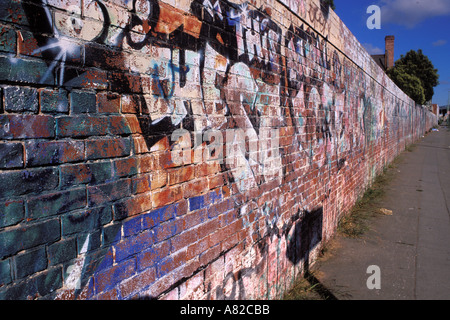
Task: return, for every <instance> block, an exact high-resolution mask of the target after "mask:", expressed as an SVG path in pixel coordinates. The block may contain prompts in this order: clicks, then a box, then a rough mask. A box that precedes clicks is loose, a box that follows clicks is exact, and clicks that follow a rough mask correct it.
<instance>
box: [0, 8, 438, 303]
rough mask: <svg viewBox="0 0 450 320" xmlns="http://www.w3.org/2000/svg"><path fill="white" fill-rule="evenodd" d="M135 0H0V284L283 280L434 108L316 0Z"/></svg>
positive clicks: (13, 290)
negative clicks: (412, 95)
mask: <svg viewBox="0 0 450 320" xmlns="http://www.w3.org/2000/svg"><path fill="white" fill-rule="evenodd" d="M134 2H136V1H118V0H115V1H103V0H98V1H95V6H92V3H93V2H90V1H79V0H64V1H59V0H58V1H56V0H55V1H53V0H52V1H50V0H48V1H41V0H36V1H25V0H3V1H0V139H1V141H0V299H35V298H36V299H39V298H45V299H132V298H162V299H238V298H239V299H261V298H262V299H265V298H269V299H271V298H276V297H279V296H281V295H282V294H283V292H284V291H285V290H286V289H287V288H289V286H290V285H291V284H292V280H293V278H294V277H295V275H298V274H300V273H301V272H302V271H303V268H304V265H305V263H307V262H309V263H312V262H313V261H314V259H315V257H316V256H317V253H318V252H319V250H320V248H321V245H322V244H323V243H324V242H326V241H327V240H328V239H329V238H330V236H331V235H332V234H333V233H334V231H335V229H336V227H337V224H338V222H339V219H341V218H342V216H343V215H345V214H346V213H347V212H348V211H349V210H350V208H351V207H352V205H353V204H354V203H355V201H356V200H357V199H358V198H359V197H360V196H361V195H362V194H363V193H364V191H365V190H366V188H367V187H368V186H369V185H370V184H371V183H372V181H373V179H374V178H375V176H376V175H377V174H378V173H380V172H381V171H382V169H383V168H384V167H385V166H386V165H388V163H389V162H391V161H392V160H393V159H394V158H395V156H396V155H397V154H398V153H399V152H401V151H402V150H403V149H404V148H405V147H406V146H407V145H408V144H410V143H412V142H413V141H415V140H416V139H418V138H419V137H421V136H422V135H423V134H425V133H426V132H427V131H428V130H429V129H430V128H431V127H432V126H433V125H434V124H435V123H436V118H435V117H434V116H433V115H432V114H431V113H430V112H428V110H427V109H425V108H424V107H422V106H416V105H415V104H414V103H413V101H412V100H411V99H409V98H408V97H407V96H406V95H405V94H404V93H403V92H401V91H400V90H399V89H398V88H397V87H396V86H395V85H394V84H393V82H391V81H390V80H389V78H388V77H387V76H386V74H385V73H384V72H382V70H381V69H379V68H378V66H377V65H376V64H375V62H374V61H373V60H372V59H371V57H370V56H369V54H368V53H367V52H366V51H365V50H364V49H363V47H362V46H361V45H360V44H359V42H358V41H357V39H355V38H354V36H353V35H352V34H351V32H349V30H348V29H347V28H346V26H345V25H344V24H343V23H342V21H340V19H339V17H337V16H336V14H335V13H334V12H333V11H332V10H331V11H330V12H329V13H328V15H326V14H324V11H323V10H321V8H319V7H318V1H313V0H298V1H294V0H292V1H287V0H279V1H269V2H267V1H260V2H258V3H255V2H254V1H253V2H244V1H241V0H236V1H229V0H225V1H218V2H217V3H214V4H213V2H212V1H198V0H192V1H191V0H188V1H166V0H152V1H149V3H152V5H153V6H154V8H155V10H152V11H151V12H150V15H151V16H150V17H148V19H144V20H142V13H141V12H140V11H139V10H141V9H143V8H141V6H133V3H134ZM144 2H145V1H144ZM283 3H284V4H283ZM175 5H176V7H175ZM144 7H145V6H144ZM98 8H100V10H96V9H98ZM156 8H157V9H158V10H156ZM144 9H145V8H144ZM77 10H79V11H77ZM156 13H158V14H157V15H156ZM146 14H147V15H148V13H147V12H146ZM154 14H155V15H154Z"/></svg>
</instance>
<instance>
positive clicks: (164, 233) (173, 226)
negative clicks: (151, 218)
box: [154, 219, 183, 243]
mask: <svg viewBox="0 0 450 320" xmlns="http://www.w3.org/2000/svg"><path fill="white" fill-rule="evenodd" d="M182 231H183V221H182V220H179V219H172V220H169V221H166V222H164V223H161V224H160V225H158V226H157V227H156V228H155V229H154V235H155V243H158V242H161V241H164V240H167V239H169V238H171V237H173V236H175V235H177V234H179V233H181V232H182Z"/></svg>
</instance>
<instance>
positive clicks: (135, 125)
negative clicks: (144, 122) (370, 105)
mask: <svg viewBox="0 0 450 320" xmlns="http://www.w3.org/2000/svg"><path fill="white" fill-rule="evenodd" d="M108 119H109V129H108V131H109V133H110V134H113V135H123V134H134V133H142V130H141V125H140V124H139V121H138V119H137V118H136V116H135V115H120V116H114V115H111V116H109V117H108Z"/></svg>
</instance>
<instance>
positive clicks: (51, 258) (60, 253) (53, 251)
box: [47, 238, 77, 266]
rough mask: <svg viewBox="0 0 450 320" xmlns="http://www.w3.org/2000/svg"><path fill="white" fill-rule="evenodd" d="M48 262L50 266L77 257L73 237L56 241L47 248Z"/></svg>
mask: <svg viewBox="0 0 450 320" xmlns="http://www.w3.org/2000/svg"><path fill="white" fill-rule="evenodd" d="M47 252H48V263H49V265H51V266H54V265H57V264H60V263H64V262H67V261H70V260H72V259H75V258H76V257H77V245H76V240H75V238H71V239H66V240H61V241H58V242H56V243H54V244H52V245H50V246H48V248H47Z"/></svg>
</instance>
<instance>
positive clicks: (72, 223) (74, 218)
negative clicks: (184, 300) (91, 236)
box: [61, 206, 112, 236]
mask: <svg viewBox="0 0 450 320" xmlns="http://www.w3.org/2000/svg"><path fill="white" fill-rule="evenodd" d="M111 220H112V211H111V207H109V206H108V207H101V208H94V209H90V210H86V211H82V212H76V213H68V214H65V215H63V216H62V217H61V228H62V235H63V236H69V235H74V234H77V233H80V232H91V231H94V230H97V229H100V227H102V226H104V225H106V224H107V223H109V222H110V221H111Z"/></svg>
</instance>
